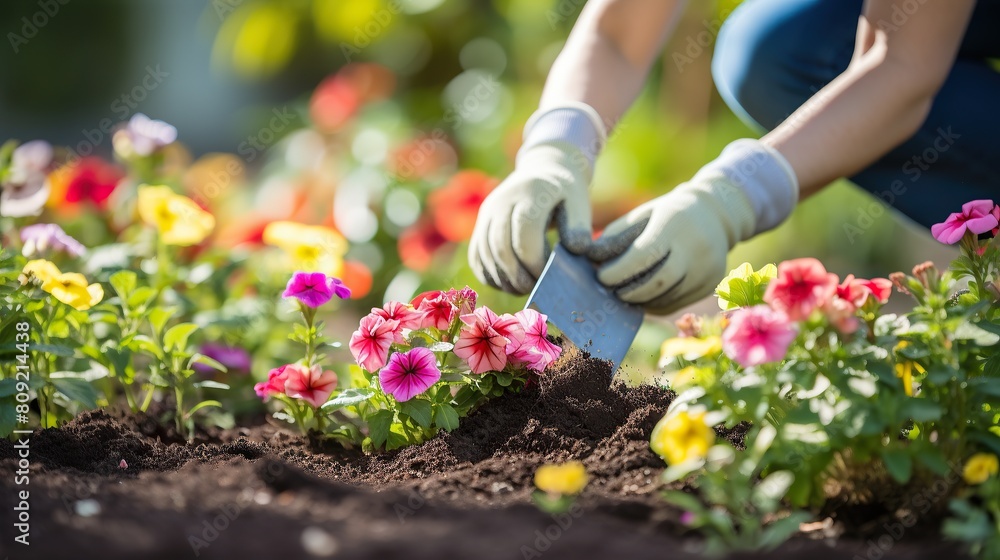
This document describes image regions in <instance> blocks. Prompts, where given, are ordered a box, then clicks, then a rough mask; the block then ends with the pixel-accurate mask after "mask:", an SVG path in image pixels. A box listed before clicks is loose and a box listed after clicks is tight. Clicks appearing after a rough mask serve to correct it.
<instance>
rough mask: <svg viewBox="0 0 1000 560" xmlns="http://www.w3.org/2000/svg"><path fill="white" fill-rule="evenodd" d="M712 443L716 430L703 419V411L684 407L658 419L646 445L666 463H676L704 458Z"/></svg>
mask: <svg viewBox="0 0 1000 560" xmlns="http://www.w3.org/2000/svg"><path fill="white" fill-rule="evenodd" d="M713 443H715V432H714V431H713V430H712V427H711V426H709V425H708V424H706V423H705V413H704V412H694V413H692V412H688V411H686V410H685V411H680V412H677V413H674V414H668V415H666V416H664V417H663V418H662V419H661V420H660V421H659V422H657V424H656V427H655V428H653V435H652V437H651V438H650V442H649V447H650V448H651V449H652V450H653V451H654V452H655V453H656V454H657V455H659V456H660V457H663V460H664V461H666V462H667V464H670V465H679V464H681V463H686V462H688V461H692V460H695V459H704V458H705V455H707V454H708V448H710V447H712V444H713Z"/></svg>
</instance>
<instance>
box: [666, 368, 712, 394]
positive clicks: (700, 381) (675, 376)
mask: <svg viewBox="0 0 1000 560" xmlns="http://www.w3.org/2000/svg"><path fill="white" fill-rule="evenodd" d="M711 374H712V370H711V369H709V368H700V367H695V366H688V367H686V368H681V369H679V370H677V371H675V372H673V373H670V374H667V375H666V378H667V382H668V383H670V388H671V389H672V390H674V391H683V390H684V389H686V388H688V387H692V386H695V385H701V386H705V385H706V381H708V380H709V379H711V378H710V376H711Z"/></svg>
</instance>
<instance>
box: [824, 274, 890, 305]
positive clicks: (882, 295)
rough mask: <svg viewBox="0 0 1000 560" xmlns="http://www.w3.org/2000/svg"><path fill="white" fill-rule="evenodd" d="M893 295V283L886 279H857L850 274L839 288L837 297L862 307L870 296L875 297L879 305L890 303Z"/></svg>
mask: <svg viewBox="0 0 1000 560" xmlns="http://www.w3.org/2000/svg"><path fill="white" fill-rule="evenodd" d="M890 294H892V282H890V281H889V280H888V279H886V278H872V279H871V280H866V279H864V278H855V277H854V275H853V274H848V275H847V276H846V277H845V278H844V281H843V282H841V283H840V285H839V286H837V295H838V296H840V297H841V298H843V299H846V300H847V301H849V302H851V303H853V304H854V305H855V306H857V307H861V306H862V305H864V304H865V301H867V300H868V296H873V297H874V298H875V300H876V301H878V302H879V303H885V302H887V301H889V295H890Z"/></svg>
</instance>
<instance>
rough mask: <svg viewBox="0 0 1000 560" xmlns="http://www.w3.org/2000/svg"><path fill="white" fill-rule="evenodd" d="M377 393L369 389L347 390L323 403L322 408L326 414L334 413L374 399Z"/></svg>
mask: <svg viewBox="0 0 1000 560" xmlns="http://www.w3.org/2000/svg"><path fill="white" fill-rule="evenodd" d="M374 394H375V391H373V390H371V389H368V388H356V389H346V390H344V391H341V392H340V393H338V394H337V396H335V397H333V398H332V399H330V400H328V401H326V402H325V403H323V406H322V407H321V408H322V410H323V411H324V412H333V411H334V410H338V409H341V408H344V407H345V406H352V405H356V404H358V403H362V402H365V401H367V400H368V399H370V398H372V396H373V395H374Z"/></svg>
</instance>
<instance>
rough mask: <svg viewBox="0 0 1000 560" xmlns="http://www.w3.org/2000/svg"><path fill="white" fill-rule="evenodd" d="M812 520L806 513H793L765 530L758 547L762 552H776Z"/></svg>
mask: <svg viewBox="0 0 1000 560" xmlns="http://www.w3.org/2000/svg"><path fill="white" fill-rule="evenodd" d="M810 519H812V515H810V514H809V513H807V512H804V511H795V512H792V513H791V514H790V515H789V516H788V517H785V518H782V519H779V520H778V521H775V522H774V523H771V524H770V525H768V526H767V528H766V529H764V533H763V534H761V536H760V540H759V541H757V546H758V548H759V549H760V550H774V549H775V548H778V547H779V546H781V544H782V543H783V542H785V541H787V540H788V539H790V538H791V537H792V535H794V534H795V533H797V532H798V531H799V526H800V525H802V524H803V523H805V522H806V521H809V520H810Z"/></svg>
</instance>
